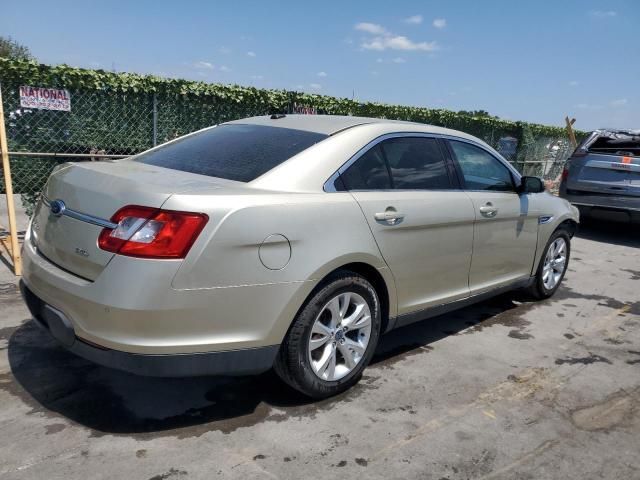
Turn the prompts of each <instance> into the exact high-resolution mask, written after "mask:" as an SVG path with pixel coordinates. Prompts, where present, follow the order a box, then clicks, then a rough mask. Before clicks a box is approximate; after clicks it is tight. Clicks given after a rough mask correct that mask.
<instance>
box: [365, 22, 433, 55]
mask: <svg viewBox="0 0 640 480" xmlns="http://www.w3.org/2000/svg"><path fill="white" fill-rule="evenodd" d="M354 28H355V29H356V30H360V31H362V32H367V33H369V34H371V35H373V36H372V37H370V38H367V39H365V40H364V41H363V42H362V44H361V45H360V46H361V47H362V48H363V49H364V50H376V51H384V50H404V51H422V52H433V51H435V50H438V49H439V47H438V45H437V43H436V42H414V41H413V40H411V39H409V38H407V37H405V36H404V35H394V34H393V33H391V32H390V31H389V30H387V29H386V28H384V27H383V26H382V25H378V24H375V23H367V22H364V23H358V24H356V25H355V27H354Z"/></svg>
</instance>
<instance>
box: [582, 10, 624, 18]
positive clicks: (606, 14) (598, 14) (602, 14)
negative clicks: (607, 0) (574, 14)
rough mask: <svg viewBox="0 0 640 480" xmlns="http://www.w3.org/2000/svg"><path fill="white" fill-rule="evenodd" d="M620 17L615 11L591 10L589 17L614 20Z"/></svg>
mask: <svg viewBox="0 0 640 480" xmlns="http://www.w3.org/2000/svg"><path fill="white" fill-rule="evenodd" d="M617 15H618V12H616V11H615V10H591V11H590V12H589V16H591V17H594V18H613V17H616V16H617Z"/></svg>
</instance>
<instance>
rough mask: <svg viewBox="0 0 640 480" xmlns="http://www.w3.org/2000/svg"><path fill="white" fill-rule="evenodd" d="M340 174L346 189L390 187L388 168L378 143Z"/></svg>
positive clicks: (385, 188)
mask: <svg viewBox="0 0 640 480" xmlns="http://www.w3.org/2000/svg"><path fill="white" fill-rule="evenodd" d="M340 176H341V177H342V181H343V182H344V185H345V187H346V188H347V189H348V190H387V189H390V188H391V179H390V177H389V170H388V169H387V166H386V164H385V161H384V156H383V155H382V150H380V146H379V145H376V146H375V147H373V148H372V149H370V150H369V151H367V152H366V153H365V154H364V155H362V156H361V157H360V158H359V159H358V160H356V162H355V163H354V164H353V165H351V166H350V167H349V168H348V169H347V170H346V171H345V172H344V173H342V174H341V175H340Z"/></svg>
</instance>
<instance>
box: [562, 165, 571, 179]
mask: <svg viewBox="0 0 640 480" xmlns="http://www.w3.org/2000/svg"><path fill="white" fill-rule="evenodd" d="M568 176H569V160H567V161H566V162H565V164H564V168H563V169H562V177H561V179H562V181H564V180H566V179H567V177H568Z"/></svg>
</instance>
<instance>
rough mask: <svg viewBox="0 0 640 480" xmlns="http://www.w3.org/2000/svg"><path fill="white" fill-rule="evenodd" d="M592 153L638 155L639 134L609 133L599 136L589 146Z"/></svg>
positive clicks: (639, 152) (639, 147)
mask: <svg viewBox="0 0 640 480" xmlns="http://www.w3.org/2000/svg"><path fill="white" fill-rule="evenodd" d="M589 151H590V152H593V153H604V154H608V155H618V156H620V155H622V156H630V157H633V156H636V157H637V156H640V135H638V136H632V135H625V134H610V135H609V136H600V137H598V138H597V140H596V141H595V142H593V143H592V144H591V145H590V146H589Z"/></svg>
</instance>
